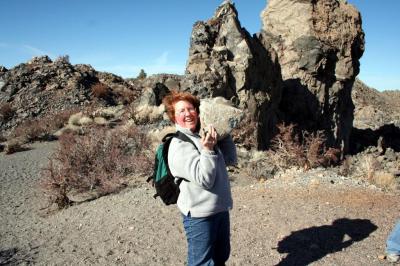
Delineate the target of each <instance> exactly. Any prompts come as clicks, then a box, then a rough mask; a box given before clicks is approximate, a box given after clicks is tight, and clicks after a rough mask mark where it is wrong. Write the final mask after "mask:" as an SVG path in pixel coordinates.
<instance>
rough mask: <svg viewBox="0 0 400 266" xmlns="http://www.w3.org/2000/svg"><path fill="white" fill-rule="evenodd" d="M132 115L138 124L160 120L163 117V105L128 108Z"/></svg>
mask: <svg viewBox="0 0 400 266" xmlns="http://www.w3.org/2000/svg"><path fill="white" fill-rule="evenodd" d="M130 111H131V112H133V113H132V117H133V119H134V120H135V122H137V123H138V124H140V125H143V124H148V123H155V122H158V121H162V120H163V117H164V112H165V107H164V105H163V104H161V105H160V106H155V105H140V106H136V107H134V108H132V109H130Z"/></svg>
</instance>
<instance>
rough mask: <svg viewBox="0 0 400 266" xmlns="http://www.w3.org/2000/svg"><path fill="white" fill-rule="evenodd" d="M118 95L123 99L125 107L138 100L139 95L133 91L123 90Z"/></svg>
mask: <svg viewBox="0 0 400 266" xmlns="http://www.w3.org/2000/svg"><path fill="white" fill-rule="evenodd" d="M118 94H119V95H118V96H119V97H120V98H121V101H122V104H124V105H128V104H131V103H132V102H133V101H134V100H135V99H136V98H137V95H136V94H137V93H135V92H134V91H132V90H126V89H125V90H121V91H119V92H118Z"/></svg>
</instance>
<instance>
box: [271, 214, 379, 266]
mask: <svg viewBox="0 0 400 266" xmlns="http://www.w3.org/2000/svg"><path fill="white" fill-rule="evenodd" d="M377 228H378V227H377V226H376V225H374V224H373V223H371V221H370V220H366V219H348V218H341V219H337V220H335V221H333V223H332V224H331V225H323V226H313V227H310V228H306V229H302V230H299V231H295V232H292V233H291V234H290V235H289V236H287V237H285V238H284V239H282V240H281V241H279V243H278V252H279V253H288V255H287V256H286V257H285V258H284V259H283V260H282V261H281V262H280V263H278V264H277V265H297V266H302V265H309V264H310V263H312V262H314V261H317V260H319V259H321V258H323V257H324V256H326V255H328V254H330V253H335V252H338V251H341V250H342V249H344V248H347V247H349V246H351V245H352V244H353V243H355V242H358V241H361V240H363V239H365V238H367V237H368V236H369V235H370V234H371V233H372V232H373V231H375V230H376V229H377Z"/></svg>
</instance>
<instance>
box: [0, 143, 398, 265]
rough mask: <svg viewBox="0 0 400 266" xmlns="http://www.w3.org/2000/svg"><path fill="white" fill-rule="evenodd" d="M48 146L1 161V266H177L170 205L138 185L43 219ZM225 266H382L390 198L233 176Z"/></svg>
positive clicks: (312, 182)
mask: <svg viewBox="0 0 400 266" xmlns="http://www.w3.org/2000/svg"><path fill="white" fill-rule="evenodd" d="M55 146H56V143H37V144H34V145H33V148H32V149H31V150H28V151H25V152H20V153H16V154H13V155H4V153H2V154H0V169H1V172H0V183H1V188H0V213H1V216H0V265H4V264H9V265H32V264H33V265H184V264H185V256H186V240H185V235H184V232H183V227H182V224H181V218H180V214H179V212H178V210H177V209H176V207H175V206H172V207H167V206H164V205H163V204H162V203H161V202H160V201H158V200H154V199H153V198H152V195H153V190H152V188H150V187H149V185H147V184H142V185H139V186H138V187H128V188H127V189H125V190H123V191H122V192H120V193H118V194H114V195H109V196H106V197H102V198H99V199H97V200H94V201H90V202H84V203H82V204H79V205H75V206H72V207H70V208H68V209H65V210H61V211H58V212H55V213H53V214H50V215H45V212H44V211H43V210H42V208H43V207H44V206H45V204H46V202H45V200H44V198H43V196H42V194H41V191H40V189H39V187H38V186H37V181H38V180H39V179H40V169H41V168H42V167H44V166H45V165H46V164H47V158H48V156H49V155H50V154H51V152H52V150H53V149H54V147H55ZM236 176H237V177H236V179H234V180H233V182H232V184H233V187H232V190H233V197H234V208H233V210H232V212H231V220H232V229H231V231H232V254H231V257H230V260H229V261H228V265H310V264H311V265H389V263H387V262H386V261H385V260H382V259H381V258H378V256H379V255H381V254H383V253H384V247H385V239H386V236H387V234H388V233H389V231H390V230H391V228H392V226H393V225H394V222H395V220H396V219H397V218H398V217H399V213H400V204H399V199H400V197H399V194H398V193H388V192H382V191H380V190H378V189H374V188H373V187H366V186H362V185H357V184H356V182H354V181H351V180H343V179H337V177H332V178H330V177H328V178H326V175H324V174H322V173H321V172H312V171H311V172H310V176H307V175H304V176H302V177H301V178H298V180H297V179H296V178H295V179H290V180H285V179H284V178H280V179H273V180H269V181H266V182H252V181H249V180H248V179H246V178H245V177H244V176H240V175H236Z"/></svg>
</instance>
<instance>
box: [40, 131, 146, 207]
mask: <svg viewBox="0 0 400 266" xmlns="http://www.w3.org/2000/svg"><path fill="white" fill-rule="evenodd" d="M87 130H88V132H87V133H86V135H84V136H79V135H74V134H71V133H67V134H63V135H61V136H60V141H59V142H60V143H59V144H60V146H59V148H58V150H57V151H56V152H55V153H54V154H53V155H52V157H51V158H50V162H49V165H48V167H47V168H46V169H44V179H43V180H42V182H41V184H42V186H43V188H44V191H45V194H46V195H47V197H48V199H49V202H50V203H56V204H57V205H58V207H59V208H63V207H66V206H68V205H69V204H70V203H71V201H70V199H69V197H68V193H69V192H72V191H73V192H87V191H93V190H95V191H96V192H97V193H98V195H105V194H108V193H112V192H115V191H118V190H119V189H121V188H122V187H123V186H124V185H125V184H126V181H127V177H128V176H129V175H140V174H149V171H151V169H152V168H153V167H152V160H151V159H152V158H151V157H152V156H150V155H149V153H148V151H147V150H146V148H147V147H148V145H149V141H148V139H147V138H146V135H145V134H144V133H143V132H141V131H140V130H139V129H138V128H137V127H130V128H128V129H123V130H122V129H118V130H117V129H115V130H106V129H105V128H102V127H93V128H90V129H87ZM150 158H151V159H150Z"/></svg>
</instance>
